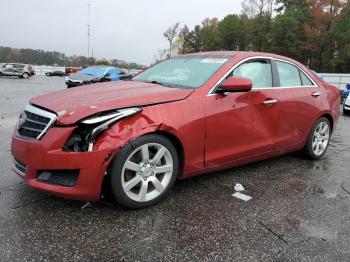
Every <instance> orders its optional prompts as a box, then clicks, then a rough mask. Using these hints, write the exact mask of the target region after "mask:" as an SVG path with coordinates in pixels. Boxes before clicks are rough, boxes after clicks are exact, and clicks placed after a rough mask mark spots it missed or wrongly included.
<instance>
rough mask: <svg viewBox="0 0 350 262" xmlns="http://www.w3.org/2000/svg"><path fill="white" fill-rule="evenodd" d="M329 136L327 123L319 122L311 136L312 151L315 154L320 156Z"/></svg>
mask: <svg viewBox="0 0 350 262" xmlns="http://www.w3.org/2000/svg"><path fill="white" fill-rule="evenodd" d="M329 138H330V130H329V125H328V124H327V123H326V122H321V123H319V124H318V126H317V127H316V129H315V131H314V135H313V138H312V151H313V152H314V153H315V155H317V156H320V155H322V154H323V153H324V152H325V151H326V149H327V146H328V143H329Z"/></svg>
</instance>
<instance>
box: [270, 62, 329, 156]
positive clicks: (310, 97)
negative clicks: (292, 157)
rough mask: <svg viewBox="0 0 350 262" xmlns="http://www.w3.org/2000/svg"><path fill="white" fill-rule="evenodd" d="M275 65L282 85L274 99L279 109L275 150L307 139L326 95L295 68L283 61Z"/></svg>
mask: <svg viewBox="0 0 350 262" xmlns="http://www.w3.org/2000/svg"><path fill="white" fill-rule="evenodd" d="M272 64H273V67H274V69H275V71H274V72H275V73H276V74H277V78H278V82H279V83H278V87H276V90H277V92H276V93H275V95H274V97H275V98H276V100H278V104H279V108H280V117H279V120H278V130H277V136H276V139H275V147H276V149H283V148H286V147H291V146H293V145H296V144H298V143H300V142H302V141H303V140H304V139H305V135H306V134H307V133H308V132H309V129H310V126H311V125H312V123H313V121H314V117H315V115H317V113H318V111H319V109H318V108H319V106H318V105H319V103H321V99H320V98H321V96H323V95H324V94H323V93H322V91H321V89H320V88H319V87H317V86H316V84H315V83H314V82H313V81H312V80H311V79H310V78H309V77H308V76H307V75H306V73H304V72H303V70H301V69H300V68H299V67H297V66H296V65H294V64H292V63H290V62H287V61H282V60H275V61H273V62H272Z"/></svg>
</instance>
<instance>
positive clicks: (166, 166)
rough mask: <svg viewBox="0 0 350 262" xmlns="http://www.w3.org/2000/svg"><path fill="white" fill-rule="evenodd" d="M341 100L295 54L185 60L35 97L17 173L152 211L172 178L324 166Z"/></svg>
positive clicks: (16, 137)
mask: <svg viewBox="0 0 350 262" xmlns="http://www.w3.org/2000/svg"><path fill="white" fill-rule="evenodd" d="M339 103H340V94H339V90H338V89H337V88H336V87H334V86H331V85H329V84H327V83H326V82H324V81H322V80H321V79H319V78H318V77H317V76H316V75H315V74H314V73H312V72H311V71H310V70H309V69H308V68H307V67H305V66H304V65H302V64H300V63H298V62H297V61H295V60H292V59H290V58H287V57H283V56H278V55H274V54H267V53H255V52H207V53H197V54H188V55H180V56H178V57H176V58H172V59H168V60H165V61H163V62H161V63H158V64H156V65H154V66H153V67H150V68H148V69H146V70H145V71H143V72H141V73H140V74H138V75H137V76H135V77H134V78H132V79H131V80H130V81H117V82H106V83H101V84H98V85H89V86H86V87H85V88H73V89H66V90H62V91H58V92H54V93H52V94H46V95H43V96H39V97H36V98H34V99H32V100H30V103H29V104H28V105H27V106H26V108H25V109H24V111H23V113H22V114H21V116H20V118H19V120H18V123H17V128H16V129H15V131H14V133H13V137H12V146H11V150H12V151H11V152H12V155H13V161H14V163H13V170H14V171H15V172H16V173H17V174H18V175H19V176H20V177H22V178H23V179H24V180H25V181H26V182H27V183H28V184H29V185H30V186H32V187H34V188H37V189H40V190H43V191H46V192H50V193H53V194H56V195H59V196H63V197H67V198H73V199H80V200H85V201H96V200H98V199H99V198H100V196H101V192H102V191H101V190H102V185H104V186H109V187H110V190H109V191H108V192H110V194H112V195H113V197H114V199H115V201H116V202H118V203H119V204H121V205H123V206H125V207H127V208H144V207H147V206H150V205H153V204H155V203H157V202H158V201H159V200H160V199H162V198H163V197H164V196H165V195H166V194H167V192H168V191H169V190H170V188H171V187H172V186H173V185H174V183H175V181H176V179H183V178H187V177H192V176H195V175H199V174H203V173H208V172H213V171H217V170H221V169H226V168H230V167H233V166H237V165H242V164H247V163H249V162H254V161H259V160H262V159H266V158H270V157H274V156H278V155H282V154H286V153H289V152H294V151H302V152H303V153H304V155H305V156H306V157H308V158H310V159H313V160H317V159H319V158H321V157H322V156H323V155H324V154H325V153H326V151H327V148H328V145H329V141H330V138H331V135H332V133H333V131H334V130H335V127H336V125H337V122H338V118H339ZM261 179H263V178H261ZM104 188H105V187H104ZM208 194H210V192H208Z"/></svg>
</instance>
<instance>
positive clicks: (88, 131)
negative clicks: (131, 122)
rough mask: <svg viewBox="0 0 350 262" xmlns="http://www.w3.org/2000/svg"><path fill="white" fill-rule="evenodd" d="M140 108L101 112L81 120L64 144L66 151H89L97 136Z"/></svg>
mask: <svg viewBox="0 0 350 262" xmlns="http://www.w3.org/2000/svg"><path fill="white" fill-rule="evenodd" d="M141 110H142V109H141V108H137V107H134V108H127V109H120V110H117V111H112V112H111V111H110V112H103V113H99V114H96V115H94V116H91V117H88V118H86V119H84V120H81V121H80V122H79V123H78V127H77V128H76V129H75V130H74V132H73V134H72V135H71V136H70V138H69V139H68V141H67V143H66V144H65V146H64V149H65V150H67V151H75V152H86V151H91V150H92V146H93V144H94V143H95V142H96V139H97V138H98V136H99V135H100V134H101V133H102V132H103V131H104V130H106V129H108V128H109V127H110V126H112V125H113V124H115V123H116V122H118V121H119V120H121V119H123V118H126V117H129V116H132V115H134V114H137V113H138V112H140V111H141Z"/></svg>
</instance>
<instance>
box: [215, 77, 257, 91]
mask: <svg viewBox="0 0 350 262" xmlns="http://www.w3.org/2000/svg"><path fill="white" fill-rule="evenodd" d="M252 87H253V83H252V80H250V79H249V78H245V77H239V76H233V77H230V78H228V79H226V80H225V81H224V82H223V83H222V84H221V86H220V88H219V90H218V92H219V93H225V92H248V91H250V90H251V89H252Z"/></svg>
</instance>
